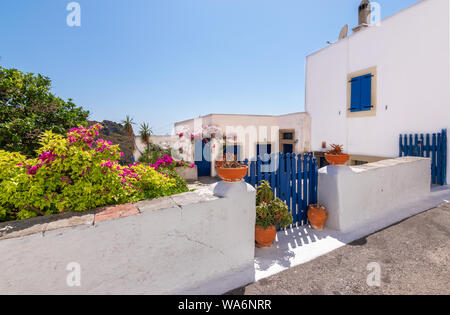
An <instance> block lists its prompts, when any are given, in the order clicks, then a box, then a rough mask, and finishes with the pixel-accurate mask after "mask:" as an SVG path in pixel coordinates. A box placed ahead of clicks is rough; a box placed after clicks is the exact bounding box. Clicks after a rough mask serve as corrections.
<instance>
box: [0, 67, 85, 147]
mask: <svg viewBox="0 0 450 315" xmlns="http://www.w3.org/2000/svg"><path fill="white" fill-rule="evenodd" d="M50 90H51V80H50V79H49V78H48V77H45V76H43V75H41V74H37V75H35V74H33V73H24V72H22V71H19V70H16V69H5V68H3V67H0V149H3V150H6V151H18V152H21V153H23V154H25V155H28V156H36V152H35V150H36V149H37V148H39V143H38V141H39V136H40V135H41V134H42V133H43V132H44V131H52V132H53V133H57V134H65V133H66V132H67V131H68V130H70V129H72V128H74V127H77V126H79V125H86V120H87V117H88V116H89V112H88V111H86V110H83V109H82V108H81V107H77V106H76V105H75V104H74V103H73V102H72V100H71V99H68V100H67V101H64V100H63V99H61V98H59V97H56V96H55V95H53V94H52V93H51V92H50Z"/></svg>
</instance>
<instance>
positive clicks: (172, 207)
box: [0, 184, 255, 294]
mask: <svg viewBox="0 0 450 315" xmlns="http://www.w3.org/2000/svg"><path fill="white" fill-rule="evenodd" d="M238 185H239V184H238ZM244 186H245V187H240V188H241V189H239V190H238V191H233V192H232V193H230V194H227V197H225V198H219V197H216V196H214V195H213V192H212V190H209V189H205V190H198V191H195V192H190V193H186V194H181V195H176V196H171V197H167V198H162V199H157V200H150V201H144V202H140V203H137V204H136V206H137V207H138V209H139V210H140V213H139V214H137V215H133V216H129V217H126V218H121V219H117V220H110V221H104V222H98V223H95V224H94V225H93V224H89V225H88V224H86V222H84V224H82V225H77V226H72V227H67V228H62V229H57V230H49V231H45V230H42V232H38V231H40V230H39V229H37V228H36V233H37V234H32V235H28V236H24V237H18V238H12V239H1V238H0V265H1V266H2V268H1V270H0V294H177V293H181V294H222V293H225V292H227V291H228V290H232V289H235V288H237V287H240V286H243V285H246V284H248V283H250V282H252V281H253V280H254V275H255V273H254V242H255V240H254V233H255V232H254V227H255V190H254V189H253V188H252V187H251V186H248V185H244ZM31 222H33V221H30V224H31ZM12 224H15V223H14V222H13V223H12ZM53 224H55V223H53ZM56 224H57V225H58V224H59V223H58V222H56ZM41 226H45V225H41ZM38 227H39V226H38ZM70 262H77V263H79V264H80V266H81V286H80V287H69V286H68V285H67V283H66V278H67V276H68V275H69V271H67V270H66V267H67V265H68V264H69V263H70Z"/></svg>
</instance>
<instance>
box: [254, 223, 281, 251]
mask: <svg viewBox="0 0 450 315" xmlns="http://www.w3.org/2000/svg"><path fill="white" fill-rule="evenodd" d="M276 236H277V228H276V226H269V227H267V229H266V230H264V228H263V227H262V226H258V225H257V226H256V227H255V241H256V247H258V248H263V247H271V246H272V244H273V241H274V240H275V237H276Z"/></svg>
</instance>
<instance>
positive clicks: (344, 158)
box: [325, 144, 350, 165]
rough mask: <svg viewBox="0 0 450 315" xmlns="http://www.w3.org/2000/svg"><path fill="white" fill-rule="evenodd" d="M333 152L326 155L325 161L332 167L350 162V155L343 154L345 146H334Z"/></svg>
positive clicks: (330, 151)
mask: <svg viewBox="0 0 450 315" xmlns="http://www.w3.org/2000/svg"><path fill="white" fill-rule="evenodd" d="M331 148H332V149H331V150H329V151H328V152H327V153H325V159H326V160H327V162H328V163H330V164H331V165H344V164H345V163H347V162H348V160H350V155H348V154H345V153H343V152H342V148H343V145H339V144H332V145H331Z"/></svg>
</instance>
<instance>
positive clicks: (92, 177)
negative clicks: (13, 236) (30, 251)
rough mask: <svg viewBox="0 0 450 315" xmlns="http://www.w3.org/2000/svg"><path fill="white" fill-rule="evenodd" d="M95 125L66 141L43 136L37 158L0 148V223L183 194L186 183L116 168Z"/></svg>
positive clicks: (144, 169) (114, 149)
mask: <svg viewBox="0 0 450 315" xmlns="http://www.w3.org/2000/svg"><path fill="white" fill-rule="evenodd" d="M101 128H102V127H101V125H99V124H97V125H94V126H92V127H91V128H89V129H86V128H84V127H79V128H74V129H72V130H71V131H70V132H69V133H68V136H67V138H66V137H63V136H61V135H57V134H54V133H52V132H45V133H44V135H43V136H42V137H41V138H40V140H39V144H40V148H39V150H37V154H38V155H39V156H38V157H37V158H33V159H26V158H25V157H24V156H22V155H20V154H18V153H10V152H6V151H2V150H0V207H1V208H0V220H7V219H19V220H21V219H27V218H30V217H34V216H39V215H49V214H54V213H60V212H66V211H85V210H89V209H92V208H96V207H100V206H105V205H112V204H121V203H127V202H135V201H138V200H143V199H150V198H157V197H161V196H166V195H172V194H175V193H179V192H182V191H186V190H187V187H186V183H185V182H183V181H181V180H180V178H179V177H177V176H175V175H174V174H171V173H161V172H158V171H157V170H155V169H154V168H153V167H151V166H147V165H144V164H138V163H136V164H133V165H129V166H121V165H120V164H119V160H120V157H121V155H122V153H121V152H120V151H119V147H118V146H117V145H113V144H111V143H110V142H108V141H104V140H97V141H95V140H94V139H95V138H96V137H97V135H98V132H99V130H100V129H101Z"/></svg>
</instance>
